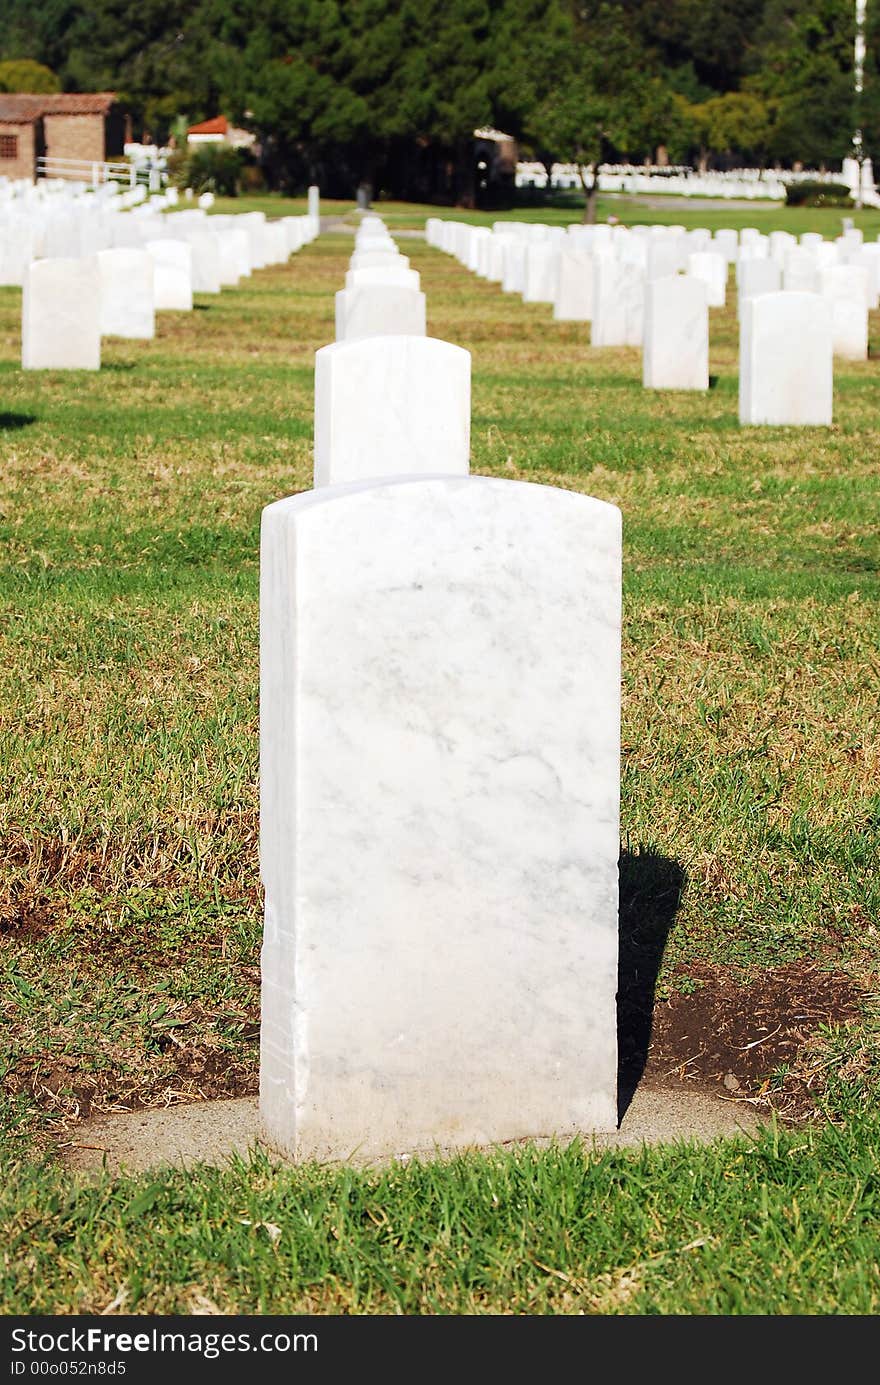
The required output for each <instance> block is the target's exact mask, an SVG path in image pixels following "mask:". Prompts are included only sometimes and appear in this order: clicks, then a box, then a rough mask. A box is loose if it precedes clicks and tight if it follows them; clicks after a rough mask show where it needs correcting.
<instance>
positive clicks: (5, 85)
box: [0, 58, 61, 95]
mask: <svg viewBox="0 0 880 1385" xmlns="http://www.w3.org/2000/svg"><path fill="white" fill-rule="evenodd" d="M60 90H61V82H60V80H59V79H58V77H56V75H55V73H54V72H53V71H52V70H51V68H48V67H44V65H43V64H42V63H36V62H34V61H33V59H32V58H7V59H6V61H5V62H0V91H30V92H35V93H37V94H38V95H43V94H45V93H47V92H54V91H60Z"/></svg>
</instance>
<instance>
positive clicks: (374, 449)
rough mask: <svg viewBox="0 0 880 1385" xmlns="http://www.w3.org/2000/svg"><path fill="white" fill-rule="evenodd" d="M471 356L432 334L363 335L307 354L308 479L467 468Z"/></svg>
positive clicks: (334, 481)
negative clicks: (311, 465)
mask: <svg viewBox="0 0 880 1385" xmlns="http://www.w3.org/2000/svg"><path fill="white" fill-rule="evenodd" d="M470 428H471V357H470V352H469V351H464V350H462V348H461V347H460V346H453V345H452V344H451V343H450V342H447V341H438V340H437V339H436V338H434V337H402V336H396V337H366V338H364V339H363V340H362V341H343V342H336V343H335V344H333V345H332V346H324V347H322V348H321V350H320V351H318V352H317V353H316V355H315V482H314V483H315V486H316V487H318V486H327V485H338V484H340V483H342V482H347V481H363V480H367V479H368V478H369V477H374V476H397V475H406V474H414V473H420V474H422V475H424V474H426V473H429V472H449V473H457V474H461V475H465V476H466V475H467V472H468V467H469V458H470Z"/></svg>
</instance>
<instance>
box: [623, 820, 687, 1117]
mask: <svg viewBox="0 0 880 1385" xmlns="http://www.w3.org/2000/svg"><path fill="white" fill-rule="evenodd" d="M619 872H620V952H619V959H618V966H617V1055H618V1056H617V1105H618V1118H619V1119H621V1120H622V1119H623V1116H624V1115H625V1114H626V1110H627V1108H628V1106H629V1104H630V1102H631V1101H632V1098H633V1093H634V1092H635V1090H636V1087H637V1086H638V1084H639V1081H640V1079H641V1076H642V1073H643V1072H644V1071H645V1064H646V1063H647V1061H648V1048H649V1045H650V1042H651V1024H652V1019H653V1014H654V991H655V987H656V984H657V974H658V972H659V970H660V963H661V961H662V960H663V952H664V950H665V947H666V939H667V938H668V936H669V932H670V929H671V928H672V924H673V921H674V919H675V915H676V913H677V912H678V909H679V906H680V904H681V901H682V898H683V896H684V891H685V886H686V884H687V875H686V872H685V870H684V867H683V866H682V865H680V864H679V862H678V861H673V860H671V859H670V858H669V857H668V856H661V855H660V854H659V853H657V852H655V851H651V850H650V848H648V847H640V848H639V849H638V850H637V851H635V852H632V851H621V853H620V862H619Z"/></svg>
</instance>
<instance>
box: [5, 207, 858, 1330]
mask: <svg viewBox="0 0 880 1385" xmlns="http://www.w3.org/2000/svg"><path fill="white" fill-rule="evenodd" d="M380 210H381V209H380ZM664 219H678V217H675V218H672V217H670V218H666V217H664ZM681 219H682V220H684V216H683V215H682V216H681ZM710 224H714V223H710ZM730 224H735V223H734V222H732V221H731V223H730ZM782 224H788V223H787V222H786V221H784V219H783V222H782ZM833 229H834V230H836V229H837V228H836V225H835V226H834V228H833ZM402 248H403V249H404V252H405V253H407V254H409V255H410V256H411V259H412V263H413V265H414V267H415V268H417V269H419V270H420V271H421V273H422V281H423V287H424V289H425V290H426V292H427V295H428V320H429V331H430V333H431V334H432V335H435V336H439V337H444V338H446V339H448V340H450V341H454V342H457V343H459V344H460V345H462V346H465V347H467V348H468V349H469V350H471V351H472V353H473V368H474V394H473V431H472V452H473V462H472V465H473V470H474V471H476V472H479V473H484V474H488V475H495V476H503V477H509V478H513V479H522V480H529V481H537V482H542V483H547V484H552V485H558V486H562V487H566V488H569V489H574V490H580V491H584V492H586V493H589V494H592V495H595V496H598V497H600V498H602V499H605V500H609V501H613V502H614V503H615V504H618V505H620V506H621V508H622V510H623V515H624V544H625V548H624V553H625V560H624V591H625V635H624V714H623V746H624V752H623V800H622V837H623V846H624V847H625V848H626V850H627V851H628V852H629V853H631V854H632V855H633V856H635V857H636V858H637V859H642V858H644V859H652V860H654V859H656V858H658V857H659V858H661V859H662V860H663V861H665V862H667V863H668V864H670V866H671V867H672V868H674V870H675V872H676V873H677V878H678V879H680V880H682V881H684V882H685V887H684V890H683V893H682V895H681V899H680V901H679V900H678V899H677V898H676V901H675V904H676V905H677V906H678V907H677V912H676V909H675V908H673V909H672V910H671V913H672V914H674V921H673V922H672V928H671V931H670V933H669V937H668V940H667V941H666V946H665V953H664V955H663V961H662V966H661V970H660V975H659V980H658V995H659V997H661V998H662V997H668V996H674V995H676V994H681V993H684V994H687V993H688V992H689V991H690V992H692V991H694V990H699V988H700V987H701V986H702V985H704V984H705V981H706V977H707V975H714V974H724V975H725V976H731V977H733V978H734V979H735V981H736V982H737V984H739V985H742V986H743V987H760V984H761V979H762V976H763V975H765V974H766V973H767V971H768V970H772V969H774V968H779V967H781V966H783V965H786V964H793V963H801V962H805V963H810V964H815V965H816V966H818V967H819V968H821V969H824V970H827V971H830V972H834V973H835V974H841V973H842V974H845V975H847V976H848V977H851V978H852V979H853V980H854V982H855V983H856V984H857V985H858V987H860V988H861V990H863V991H864V993H865V996H866V1014H865V1019H864V1022H863V1023H856V1024H854V1025H851V1026H850V1027H848V1028H846V1029H841V1030H839V1031H838V1030H835V1031H827V1032H824V1033H822V1034H820V1035H819V1036H814V1038H813V1040H811V1043H812V1047H811V1049H810V1054H811V1056H810V1060H809V1062H808V1063H807V1066H806V1067H805V1068H804V1070H803V1071H802V1072H801V1073H800V1080H801V1081H802V1084H803V1083H804V1082H807V1083H808V1084H809V1087H810V1093H811V1099H812V1098H815V1099H816V1100H817V1101H818V1102H819V1104H820V1105H822V1104H823V1103H824V1106H825V1107H826V1108H827V1110H828V1111H830V1112H831V1114H832V1115H833V1117H834V1121H835V1124H834V1125H829V1124H827V1122H826V1121H825V1119H824V1118H823V1119H822V1120H821V1121H820V1124H819V1125H818V1126H817V1128H816V1130H815V1131H812V1130H810V1131H808V1132H807V1133H804V1131H803V1130H794V1131H791V1132H783V1133H778V1132H777V1133H776V1134H770V1135H768V1136H767V1137H766V1139H765V1140H764V1141H763V1142H759V1144H758V1145H757V1146H755V1147H751V1146H749V1147H748V1148H746V1149H743V1148H742V1147H741V1146H740V1147H738V1146H736V1145H732V1146H725V1147H722V1148H721V1149H720V1150H710V1151H700V1152H684V1151H677V1152H673V1153H664V1152H654V1153H646V1154H643V1155H641V1156H627V1155H605V1156H603V1157H601V1158H598V1157H595V1156H593V1155H591V1154H589V1153H588V1152H585V1151H580V1150H573V1151H570V1152H569V1153H567V1154H566V1153H561V1152H550V1153H546V1154H543V1155H537V1154H536V1155H532V1154H528V1153H527V1154H524V1155H522V1156H511V1157H509V1158H507V1159H504V1158H501V1159H500V1161H499V1160H498V1159H496V1160H494V1161H489V1162H482V1161H480V1160H479V1159H465V1160H460V1161H456V1162H455V1163H453V1164H452V1165H450V1166H438V1167H436V1168H432V1169H422V1168H419V1167H410V1168H407V1169H405V1170H397V1171H394V1172H390V1173H387V1174H376V1173H359V1174H356V1173H351V1172H348V1171H342V1172H340V1171H324V1172H318V1171H305V1172H295V1171H291V1170H287V1171H282V1172H279V1171H272V1170H271V1169H270V1168H269V1167H268V1166H260V1168H259V1169H258V1170H256V1171H255V1172H254V1173H253V1174H251V1175H248V1174H246V1173H245V1171H244V1170H243V1169H242V1168H233V1169H231V1170H228V1171H225V1172H216V1171H205V1172H204V1173H203V1174H197V1175H196V1176H194V1177H188V1178H186V1179H182V1178H180V1177H179V1176H175V1175H172V1174H168V1175H167V1176H162V1177H161V1178H159V1179H158V1180H151V1179H149V1178H145V1179H140V1180H136V1179H126V1180H119V1181H117V1182H116V1183H112V1182H110V1181H108V1182H107V1183H106V1186H104V1187H103V1188H100V1189H97V1190H96V1189H79V1190H78V1191H71V1185H70V1184H69V1183H68V1181H67V1180H66V1178H65V1176H63V1175H61V1174H60V1173H58V1172H57V1171H56V1170H55V1169H54V1168H52V1167H51V1165H48V1166H46V1167H43V1166H42V1165H41V1164H40V1163H39V1157H40V1156H39V1153H38V1151H39V1149H40V1148H41V1146H45V1145H46V1143H47V1141H49V1142H51V1140H52V1139H56V1140H57V1139H62V1140H63V1139H64V1138H70V1131H71V1128H72V1127H71V1121H72V1120H75V1118H76V1117H77V1116H78V1115H83V1114H86V1113H87V1112H88V1111H89V1110H90V1109H102V1110H107V1109H113V1108H114V1107H122V1108H127V1107H129V1106H131V1105H132V1104H133V1103H145V1104H164V1103H167V1102H173V1101H179V1100H192V1099H198V1098H200V1097H203V1096H213V1095H227V1094H236V1093H241V1092H248V1091H252V1090H254V1086H255V1079H256V1070H257V1056H258V1055H257V1023H258V1015H259V1000H258V995H259V992H258V986H259V971H258V963H259V955H258V954H259V937H260V927H261V913H260V895H259V879H258V861H257V836H256V823H257V812H256V809H257V712H258V708H257V691H258V689H257V682H258V648H257V615H258V611H257V581H258V537H259V519H260V512H261V509H262V507H263V506H264V505H265V504H266V503H267V502H269V501H271V500H273V499H276V498H278V497H279V496H281V495H285V494H290V493H292V492H294V491H297V490H302V489H305V488H307V487H308V486H309V485H310V484H311V433H312V387H313V370H314V352H315V350H316V348H318V347H319V346H321V345H323V344H325V343H326V342H328V341H330V340H332V336H333V293H334V291H335V290H336V289H337V288H338V287H340V285H341V283H342V280H343V274H344V269H345V265H346V261H347V257H348V255H349V254H350V251H351V240H350V238H346V237H344V236H341V235H338V236H336V235H333V236H331V235H327V236H324V237H322V238H321V239H320V240H319V241H318V242H317V243H315V244H313V245H312V246H310V247H309V248H307V249H306V250H305V251H303V252H302V253H301V254H300V255H298V256H297V257H295V258H294V259H293V260H292V261H291V263H290V264H289V265H288V266H285V267H283V268H276V269H269V270H263V271H259V272H258V273H256V274H255V275H254V276H253V278H252V279H251V280H249V281H248V282H247V283H246V284H244V285H242V286H241V287H240V288H238V289H235V290H226V291H224V293H223V294H222V295H221V296H220V297H217V298H210V297H203V298H200V299H197V307H196V310H195V311H194V312H193V313H191V314H162V315H160V317H159V329H158V336H157V339H156V340H155V341H154V342H152V343H124V342H121V341H112V342H109V343H105V351H104V361H105V364H104V368H103V369H102V371H101V372H100V374H96V375H91V374H79V373H76V374H71V373H63V372H58V373H46V372H33V373H22V372H21V371H20V370H19V368H18V352H19V346H18V340H19V338H18V333H19V314H20V296H19V294H18V293H17V292H16V291H15V290H10V289H6V290H0V526H2V539H3V545H2V568H0V573H2V578H0V580H2V592H0V600H2V604H0V620H2V626H0V637H2V641H3V650H2V659H0V763H2V774H3V793H2V807H0V814H2V816H0V837H2V848H3V861H4V868H3V873H2V882H0V968H2V977H3V985H2V990H0V1023H2V1032H3V1038H2V1049H0V1069H2V1075H3V1078H4V1084H5V1090H6V1094H7V1100H6V1108H5V1109H6V1134H5V1136H4V1144H3V1150H4V1152H5V1153H4V1157H5V1158H6V1159H7V1161H11V1164H10V1167H11V1169H13V1170H14V1169H17V1172H13V1171H11V1172H10V1174H9V1175H8V1177H7V1179H6V1181H5V1183H4V1189H3V1192H2V1194H0V1198H2V1199H3V1200H4V1202H5V1203H6V1206H5V1208H4V1212H3V1215H4V1221H5V1222H6V1223H7V1224H8V1225H9V1226H10V1228H11V1233H10V1234H11V1239H10V1243H9V1248H8V1250H7V1254H6V1257H5V1261H4V1267H0V1284H2V1285H3V1289H2V1297H0V1303H3V1304H4V1305H5V1307H6V1310H7V1311H16V1310H18V1311H37V1310H39V1311H83V1310H89V1309H94V1308H102V1307H104V1306H106V1304H107V1303H109V1302H110V1301H111V1300H113V1298H114V1297H115V1295H116V1294H117V1292H118V1290H119V1289H120V1287H121V1286H123V1285H124V1286H125V1300H124V1302H125V1307H126V1308H128V1309H135V1310H137V1311H163V1310H164V1311H181V1312H187V1311H190V1310H191V1309H192V1308H193V1306H194V1304H196V1302H197V1299H198V1297H199V1295H203V1296H204V1295H207V1296H208V1297H209V1298H210V1299H211V1301H212V1302H215V1303H216V1304H217V1305H218V1306H219V1307H220V1308H222V1309H224V1310H226V1311H235V1310H238V1309H240V1310H241V1311H245V1312H265V1311H296V1310H302V1311H316V1312H337V1311H366V1312H387V1311H397V1310H402V1311H404V1312H474V1311H477V1312H480V1311H488V1312H507V1311H512V1312H530V1313H531V1312H579V1311H587V1312H630V1313H645V1312H763V1311H770V1312H834V1311H838V1310H841V1311H854V1312H872V1311H876V1310H877V1308H878V1306H880V1270H878V1264H877V1261H878V1247H877V1237H876V1233H875V1232H874V1231H872V1229H871V1217H872V1215H873V1217H874V1226H876V1211H877V1207H876V1192H875V1191H874V1185H873V1183H872V1177H871V1173H870V1169H871V1167H872V1161H873V1164H874V1167H876V1155H877V1150H878V1145H880V1140H878V1127H877V1121H876V1117H875V1116H874V1115H872V1104H873V1096H874V1094H875V1092H876V1074H875V1071H874V1069H875V1057H874V1050H873V1048H872V1039H871V1035H872V1029H871V1025H872V1020H871V1012H870V1004H869V1002H868V1000H867V998H868V997H870V994H871V993H872V992H876V990H877V989H878V977H877V941H878V933H877V929H878V921H880V877H878V869H877V860H878V846H880V790H878V784H880V776H878V770H880V753H878V720H880V708H878V686H880V682H878V675H880V656H878V634H880V620H878V604H877V597H878V586H880V575H878V574H880V462H878V442H880V428H878V404H880V391H878V371H880V361H878V359H877V357H878V356H880V318H877V315H875V319H876V320H875V321H874V322H873V324H872V336H873V342H872V346H873V352H874V359H872V360H870V361H868V362H866V363H864V364H858V365H851V364H848V365H846V366H843V365H841V366H840V368H839V369H838V371H837V372H836V377H835V423H834V426H833V428H831V429H806V430H794V431H789V430H784V429H741V428H740V427H739V426H738V424H737V420H736V415H737V403H736V385H737V368H736V366H737V351H736V345H737V343H736V321H735V313H734V310H733V306H732V305H733V298H734V294H733V290H732V287H731V292H730V294H729V302H730V304H731V306H730V307H728V308H727V309H726V310H724V311H720V312H713V314H712V359H711V370H712V375H713V388H712V389H711V390H710V391H709V392H708V394H706V395H702V394H695V395H685V394H669V395H660V394H654V393H648V392H645V391H643V390H642V387H641V366H640V355H639V353H638V352H636V351H633V350H628V349H626V350H624V349H622V350H619V351H616V350H602V351H598V350H592V349H591V348H590V346H589V329H588V328H587V327H584V326H580V325H575V324H554V323H553V322H552V317H551V310H550V308H549V307H545V306H542V305H530V306H526V305H524V304H522V302H521V301H520V300H519V298H517V297H509V296H505V295H502V294H501V292H500V290H499V289H498V288H497V287H495V286H491V285H488V284H485V283H483V282H482V281H480V280H478V279H477V278H476V277H475V276H473V275H471V274H469V273H467V271H465V270H464V269H463V268H462V267H461V266H459V265H458V264H457V263H456V262H455V261H453V260H452V259H450V258H448V257H445V256H443V255H441V254H440V253H439V252H436V251H432V250H430V249H429V248H427V247H425V246H424V245H423V244H421V243H419V242H411V241H407V242H405V243H403V246H402ZM637 903H638V901H637ZM643 907H644V910H645V917H646V923H645V929H646V933H647V932H650V930H651V928H652V927H654V926H655V925H654V923H653V922H652V920H653V915H652V912H651V909H652V906H651V901H650V900H645V901H644V906H643ZM667 923H668V919H667ZM655 931H656V930H655ZM663 931H664V932H665V927H664V930H663ZM651 941H652V943H654V944H659V946H660V947H662V942H663V939H662V938H660V939H659V940H658V939H657V938H652V939H651ZM707 969H708V971H707ZM712 969H714V971H713V970H712ZM769 1067H772V1060H771V1062H770V1064H769ZM769 1067H768V1074H767V1079H768V1081H767V1086H768V1089H769V1090H772V1089H773V1087H774V1085H776V1086H780V1087H782V1088H784V1086H785V1081H786V1074H785V1073H780V1072H778V1071H777V1072H775V1073H773V1072H771V1071H770V1070H769ZM805 1074H806V1076H805ZM499 1205H500V1206H503V1207H504V1208H505V1209H506V1210H505V1212H504V1214H503V1215H502V1214H500V1213H498V1212H497V1208H498V1207H499ZM749 1209H751V1210H749ZM245 1222H248V1223H249V1225H245ZM260 1223H262V1224H263V1225H264V1226H268V1225H271V1226H273V1227H274V1226H276V1225H277V1226H280V1227H281V1229H282V1234H281V1237H280V1238H277V1239H276V1238H274V1233H273V1235H268V1234H264V1233H263V1232H261V1230H260V1227H259V1224H260ZM692 1243H693V1244H692ZM697 1243H699V1244H697Z"/></svg>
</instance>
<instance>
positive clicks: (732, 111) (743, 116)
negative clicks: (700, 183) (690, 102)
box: [692, 91, 773, 164]
mask: <svg viewBox="0 0 880 1385" xmlns="http://www.w3.org/2000/svg"><path fill="white" fill-rule="evenodd" d="M692 114H693V119H694V123H695V126H696V129H697V130H698V132H699V138H700V144H701V146H702V150H703V152H704V153H706V152H708V151H712V152H714V153H716V154H735V155H738V156H739V157H740V158H742V159H745V160H746V161H748V162H757V163H759V164H763V163H764V161H765V159H766V156H767V149H768V146H769V143H770V139H771V133H772V127H773V120H772V116H771V113H770V108H769V107H768V105H767V103H766V102H765V101H763V100H762V99H761V98H760V97H759V96H757V95H755V93H754V92H749V91H728V92H725V93H724V95H723V96H713V97H710V99H709V100H708V101H704V102H703V103H702V104H701V105H699V106H696V107H694V109H693V113H692Z"/></svg>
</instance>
